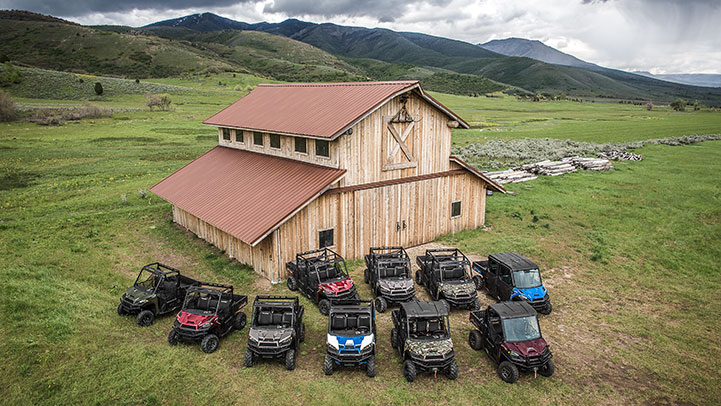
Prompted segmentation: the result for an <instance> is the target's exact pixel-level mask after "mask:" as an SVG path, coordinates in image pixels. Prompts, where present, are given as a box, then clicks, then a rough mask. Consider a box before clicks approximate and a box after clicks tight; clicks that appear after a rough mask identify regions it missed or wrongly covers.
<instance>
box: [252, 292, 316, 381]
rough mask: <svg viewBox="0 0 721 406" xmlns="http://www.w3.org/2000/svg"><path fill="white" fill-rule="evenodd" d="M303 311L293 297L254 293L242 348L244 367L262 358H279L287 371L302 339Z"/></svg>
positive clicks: (303, 331) (296, 299) (293, 367)
mask: <svg viewBox="0 0 721 406" xmlns="http://www.w3.org/2000/svg"><path fill="white" fill-rule="evenodd" d="M303 312H304V308H303V306H302V305H301V304H300V303H299V301H298V297H297V296H294V297H280V296H256V298H255V300H254V301H253V315H252V316H251V326H250V332H249V333H248V348H247V349H246V350H245V360H244V363H245V366H246V368H250V367H252V366H253V363H254V362H255V360H256V359H259V358H264V359H281V360H283V361H284V362H285V368H286V369H287V370H289V371H292V370H293V369H295V358H296V356H297V355H298V347H299V345H300V343H302V342H303V341H304V340H305V324H304V323H303Z"/></svg>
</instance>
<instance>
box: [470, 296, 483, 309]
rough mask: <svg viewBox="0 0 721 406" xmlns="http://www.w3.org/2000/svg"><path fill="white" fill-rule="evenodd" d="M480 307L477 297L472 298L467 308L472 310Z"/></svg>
mask: <svg viewBox="0 0 721 406" xmlns="http://www.w3.org/2000/svg"><path fill="white" fill-rule="evenodd" d="M480 309H481V302H480V301H479V300H478V298H475V299H473V302H471V305H470V306H468V310H471V311H474V310H480Z"/></svg>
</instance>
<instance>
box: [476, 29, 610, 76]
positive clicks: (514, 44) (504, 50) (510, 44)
mask: <svg viewBox="0 0 721 406" xmlns="http://www.w3.org/2000/svg"><path fill="white" fill-rule="evenodd" d="M478 46H479V47H481V48H483V49H487V50H489V51H493V52H496V53H499V54H501V55H506V56H523V57H526V58H531V59H535V60H537V61H541V62H546V63H552V64H554V65H564V66H574V67H578V68H585V69H594V70H596V69H601V67H599V66H598V65H594V64H592V63H589V62H586V61H583V60H580V59H578V58H576V57H575V56H573V55H569V54H567V53H564V52H561V51H559V50H557V49H556V48H553V47H550V46H548V45H546V44H544V43H543V42H541V41H539V40H532V39H526V38H517V37H510V38H505V39H494V40H491V41H488V42H486V43H485V44H478Z"/></svg>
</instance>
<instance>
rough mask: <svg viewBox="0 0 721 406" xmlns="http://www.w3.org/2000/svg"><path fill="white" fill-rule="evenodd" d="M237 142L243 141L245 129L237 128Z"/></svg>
mask: <svg viewBox="0 0 721 406" xmlns="http://www.w3.org/2000/svg"><path fill="white" fill-rule="evenodd" d="M235 142H239V143H241V144H242V143H243V142H244V141H243V131H241V130H235Z"/></svg>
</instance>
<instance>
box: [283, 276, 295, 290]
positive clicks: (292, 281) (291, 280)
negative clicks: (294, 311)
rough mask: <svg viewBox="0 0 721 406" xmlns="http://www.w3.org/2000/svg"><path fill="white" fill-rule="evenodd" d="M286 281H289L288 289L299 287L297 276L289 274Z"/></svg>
mask: <svg viewBox="0 0 721 406" xmlns="http://www.w3.org/2000/svg"><path fill="white" fill-rule="evenodd" d="M286 282H287V283H288V289H290V290H296V289H298V284H297V282H296V280H295V276H289V277H288V280H287V281H286Z"/></svg>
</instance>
